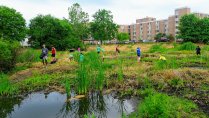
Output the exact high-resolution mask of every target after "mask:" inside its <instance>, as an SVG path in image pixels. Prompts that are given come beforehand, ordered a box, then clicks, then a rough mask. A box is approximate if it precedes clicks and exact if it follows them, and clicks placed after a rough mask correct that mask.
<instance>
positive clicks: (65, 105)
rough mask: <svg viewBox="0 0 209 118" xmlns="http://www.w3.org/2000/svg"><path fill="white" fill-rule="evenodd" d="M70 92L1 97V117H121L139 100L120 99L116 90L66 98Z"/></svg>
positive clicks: (131, 109) (130, 110)
mask: <svg viewBox="0 0 209 118" xmlns="http://www.w3.org/2000/svg"><path fill="white" fill-rule="evenodd" d="M66 99H67V97H66V94H60V93H58V92H52V93H49V94H44V93H32V94H29V95H28V96H27V97H25V98H3V99H2V98H1V99H0V118H83V117H84V116H85V115H88V116H91V115H92V114H94V115H95V116H96V117H97V118H121V116H122V114H125V115H128V114H130V113H131V112H133V111H134V110H135V108H136V105H137V102H138V100H137V99H136V98H131V99H118V98H115V94H114V93H111V94H108V95H101V94H99V93H91V94H89V95H88V96H87V97H85V98H82V99H80V100H79V99H72V100H70V101H69V102H66Z"/></svg>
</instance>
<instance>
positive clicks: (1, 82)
mask: <svg viewBox="0 0 209 118" xmlns="http://www.w3.org/2000/svg"><path fill="white" fill-rule="evenodd" d="M14 94H18V88H16V87H15V86H13V85H12V84H11V83H10V81H9V79H8V76H7V75H5V74H3V73H0V96H3V95H4V96H12V95H14Z"/></svg>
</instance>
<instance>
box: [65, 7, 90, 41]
mask: <svg viewBox="0 0 209 118" xmlns="http://www.w3.org/2000/svg"><path fill="white" fill-rule="evenodd" d="M68 12H69V22H70V24H71V25H72V29H73V32H74V34H75V36H76V37H77V38H80V39H81V40H83V39H84V38H88V36H89V15H88V13H86V12H84V11H83V10H82V8H81V6H80V5H79V4H78V3H75V4H73V5H72V6H71V7H70V8H68Z"/></svg>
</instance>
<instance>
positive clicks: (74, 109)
mask: <svg viewBox="0 0 209 118" xmlns="http://www.w3.org/2000/svg"><path fill="white" fill-rule="evenodd" d="M106 111H107V110H106V103H105V101H104V97H103V95H102V94H101V93H100V92H95V93H89V94H88V96H87V97H85V98H83V99H81V100H72V101H70V102H66V103H64V104H63V106H62V108H61V110H60V111H59V113H58V114H57V118H63V117H64V118H65V117H72V118H76V117H80V118H83V117H84V115H86V114H93V113H94V114H95V115H96V116H97V118H103V117H106Z"/></svg>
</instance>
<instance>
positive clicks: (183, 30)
mask: <svg viewBox="0 0 209 118" xmlns="http://www.w3.org/2000/svg"><path fill="white" fill-rule="evenodd" d="M198 20H199V19H198V18H197V17H196V16H195V15H194V14H189V15H184V16H182V17H181V19H180V23H179V27H178V29H179V35H178V36H177V37H178V38H181V39H183V40H184V41H185V42H188V41H191V42H196V40H197V38H198V36H199V33H198V32H197V30H196V28H197V27H198V26H197V23H198Z"/></svg>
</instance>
